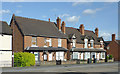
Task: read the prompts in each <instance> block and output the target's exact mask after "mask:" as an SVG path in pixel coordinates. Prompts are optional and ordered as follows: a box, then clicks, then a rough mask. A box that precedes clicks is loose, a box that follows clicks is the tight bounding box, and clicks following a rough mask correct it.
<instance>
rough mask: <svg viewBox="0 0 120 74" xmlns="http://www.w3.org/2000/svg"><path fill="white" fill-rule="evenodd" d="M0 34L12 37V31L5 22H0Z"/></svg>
mask: <svg viewBox="0 0 120 74" xmlns="http://www.w3.org/2000/svg"><path fill="white" fill-rule="evenodd" d="M0 28H2V29H0V33H1V34H7V35H12V30H11V28H10V26H9V25H8V24H7V22H5V21H0Z"/></svg>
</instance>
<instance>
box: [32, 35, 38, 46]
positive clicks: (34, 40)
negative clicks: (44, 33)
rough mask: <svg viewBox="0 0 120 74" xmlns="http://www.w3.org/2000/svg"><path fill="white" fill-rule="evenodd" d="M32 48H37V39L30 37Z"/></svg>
mask: <svg viewBox="0 0 120 74" xmlns="http://www.w3.org/2000/svg"><path fill="white" fill-rule="evenodd" d="M32 46H37V38H36V37H32Z"/></svg>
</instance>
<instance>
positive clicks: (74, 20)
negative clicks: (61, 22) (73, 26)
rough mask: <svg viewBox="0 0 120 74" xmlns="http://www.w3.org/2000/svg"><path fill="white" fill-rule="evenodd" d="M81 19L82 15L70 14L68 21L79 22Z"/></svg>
mask: <svg viewBox="0 0 120 74" xmlns="http://www.w3.org/2000/svg"><path fill="white" fill-rule="evenodd" d="M79 19H80V16H70V17H67V18H66V21H67V22H70V23H75V22H78V21H79Z"/></svg>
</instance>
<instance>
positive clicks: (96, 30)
mask: <svg viewBox="0 0 120 74" xmlns="http://www.w3.org/2000/svg"><path fill="white" fill-rule="evenodd" d="M95 35H96V36H97V37H98V28H96V29H95Z"/></svg>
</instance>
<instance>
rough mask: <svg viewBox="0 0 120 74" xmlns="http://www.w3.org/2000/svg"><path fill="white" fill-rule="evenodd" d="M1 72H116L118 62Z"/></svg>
mask: <svg viewBox="0 0 120 74" xmlns="http://www.w3.org/2000/svg"><path fill="white" fill-rule="evenodd" d="M2 72H118V62H114V63H100V64H75V65H54V66H33V67H14V68H2Z"/></svg>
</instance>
